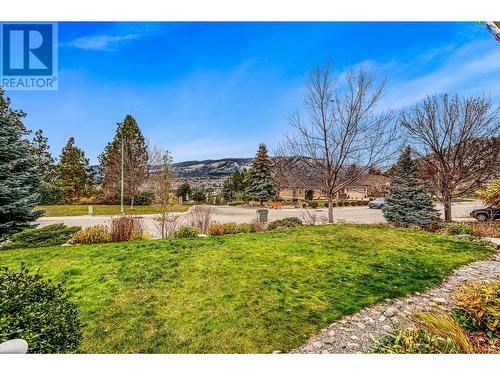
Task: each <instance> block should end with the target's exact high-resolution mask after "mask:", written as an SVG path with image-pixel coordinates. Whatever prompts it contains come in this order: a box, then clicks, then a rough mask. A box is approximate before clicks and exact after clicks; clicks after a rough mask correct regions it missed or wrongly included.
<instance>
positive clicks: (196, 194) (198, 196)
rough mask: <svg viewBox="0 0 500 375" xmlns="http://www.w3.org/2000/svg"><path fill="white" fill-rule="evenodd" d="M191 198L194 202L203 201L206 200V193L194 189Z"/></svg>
mask: <svg viewBox="0 0 500 375" xmlns="http://www.w3.org/2000/svg"><path fill="white" fill-rule="evenodd" d="M191 199H192V200H193V201H195V202H196V203H204V202H205V201H206V200H207V195H206V194H205V193H204V192H203V191H195V192H194V193H193V195H191Z"/></svg>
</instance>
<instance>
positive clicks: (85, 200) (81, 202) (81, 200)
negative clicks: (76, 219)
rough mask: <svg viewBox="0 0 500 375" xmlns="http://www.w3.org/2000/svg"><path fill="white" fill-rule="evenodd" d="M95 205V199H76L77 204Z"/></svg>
mask: <svg viewBox="0 0 500 375" xmlns="http://www.w3.org/2000/svg"><path fill="white" fill-rule="evenodd" d="M96 203H97V199H96V198H95V197H83V198H79V199H78V204H83V205H91V204H96Z"/></svg>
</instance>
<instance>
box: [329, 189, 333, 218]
mask: <svg viewBox="0 0 500 375" xmlns="http://www.w3.org/2000/svg"><path fill="white" fill-rule="evenodd" d="M328 223H329V224H333V198H332V196H331V195H329V196H328Z"/></svg>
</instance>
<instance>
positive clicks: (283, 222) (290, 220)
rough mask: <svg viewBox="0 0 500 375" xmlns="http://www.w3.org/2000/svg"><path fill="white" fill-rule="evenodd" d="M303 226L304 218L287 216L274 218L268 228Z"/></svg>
mask: <svg viewBox="0 0 500 375" xmlns="http://www.w3.org/2000/svg"><path fill="white" fill-rule="evenodd" d="M299 226H302V220H300V219H299V218H298V217H287V218H285V219H279V220H274V221H272V222H270V223H269V225H268V227H267V229H269V230H273V229H283V228H294V227H299Z"/></svg>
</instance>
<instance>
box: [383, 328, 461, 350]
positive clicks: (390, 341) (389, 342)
mask: <svg viewBox="0 0 500 375" xmlns="http://www.w3.org/2000/svg"><path fill="white" fill-rule="evenodd" d="M373 352H374V353H382V354H430V353H439V354H458V353H460V350H459V348H458V345H457V344H456V343H455V342H453V340H452V339H450V338H448V339H444V338H442V337H439V336H438V335H435V334H433V333H430V332H429V331H427V330H425V329H422V328H398V329H396V330H394V331H393V332H391V333H390V334H389V335H387V336H385V337H383V338H382V339H381V340H379V342H378V343H377V344H376V346H375V349H374V350H373Z"/></svg>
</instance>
